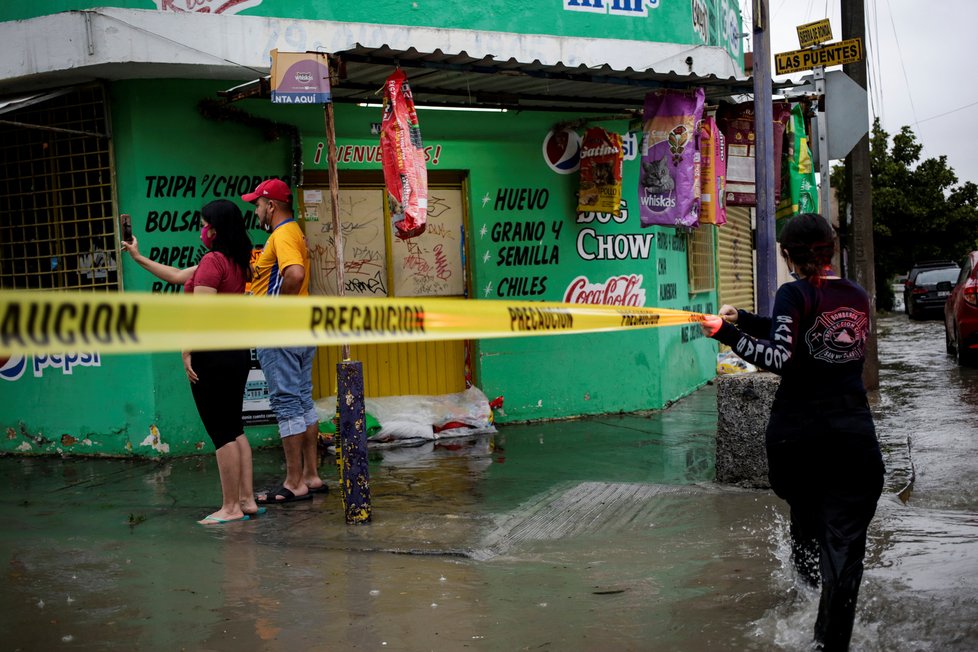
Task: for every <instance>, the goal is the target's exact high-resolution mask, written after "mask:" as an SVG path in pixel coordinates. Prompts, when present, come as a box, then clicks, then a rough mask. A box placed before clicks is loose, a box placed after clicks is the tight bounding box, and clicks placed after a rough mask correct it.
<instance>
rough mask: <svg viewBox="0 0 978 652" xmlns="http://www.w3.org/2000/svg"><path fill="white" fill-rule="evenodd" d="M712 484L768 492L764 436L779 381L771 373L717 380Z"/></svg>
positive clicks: (734, 376) (745, 374)
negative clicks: (714, 464)
mask: <svg viewBox="0 0 978 652" xmlns="http://www.w3.org/2000/svg"><path fill="white" fill-rule="evenodd" d="M716 383H717V441H716V481H717V482H718V483H721V484H732V485H737V486H739V487H747V488H755V489H769V488H770V487H771V484H770V482H768V478H767V452H766V451H765V449H764V433H765V431H766V430H767V422H768V418H769V417H770V415H771V405H772V403H773V402H774V393H775V392H776V391H777V389H778V386H779V385H780V384H781V378H780V377H778V376H776V375H775V374H771V373H765V372H761V373H742V374H725V375H721V376H718V377H717V381H716Z"/></svg>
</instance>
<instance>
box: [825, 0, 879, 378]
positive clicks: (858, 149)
mask: <svg viewBox="0 0 978 652" xmlns="http://www.w3.org/2000/svg"><path fill="white" fill-rule="evenodd" d="M842 38H843V39H850V38H860V39H862V40H863V42H864V43H865V42H866V7H865V5H864V0H847V1H845V2H843V3H842ZM867 65H868V63H867V61H866V60H865V59H863V60H862V61H858V62H856V63H850V64H846V65H845V66H843V68H842V71H843V72H844V73H845V74H847V75H849V77H850V78H851V79H852V80H853V81H854V82H856V83H857V84H859V85H860V86H862V87H863V88H864V89H865V88H867V86H868V84H867V79H866V78H867V74H866V67H867ZM852 119H853V120H865V121H866V124H867V125H868V124H869V115H862V116H852ZM869 163H870V162H869V134H866V135H865V136H863V137H862V138H861V139H859V142H858V143H857V144H856V146H855V147H854V148H853V149H852V151H851V152H850V153H849V155H848V156H846V172H847V174H846V177H847V178H848V179H851V183H852V186H851V196H852V205H851V209H852V249H851V250H850V252H849V253H850V256H851V258H850V261H849V265H848V266H847V274H848V276H849V278H851V279H853V280H854V281H856V282H857V283H859V284H860V285H861V286H863V288H865V290H866V292H868V293H869V297H870V308H871V310H872V315H871V317H872V319H871V320H870V331H869V338H868V340H867V342H866V366H865V368H864V371H863V382H864V383H865V384H866V389H879V386H880V358H879V350H878V348H877V342H876V272H875V269H874V264H875V254H874V250H873V184H872V177H871V175H870V165H869ZM825 174H826V175H827V174H829V171H828V170H826V171H825ZM841 218H843V216H841V215H840V219H841Z"/></svg>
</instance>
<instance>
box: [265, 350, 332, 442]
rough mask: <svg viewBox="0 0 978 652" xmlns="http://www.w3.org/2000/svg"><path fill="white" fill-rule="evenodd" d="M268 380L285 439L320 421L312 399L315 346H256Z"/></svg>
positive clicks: (270, 393) (270, 395)
mask: <svg viewBox="0 0 978 652" xmlns="http://www.w3.org/2000/svg"><path fill="white" fill-rule="evenodd" d="M255 352H256V353H257V354H258V362H259V363H260V364H261V368H262V371H263V372H264V373H265V380H266V382H268V393H269V403H270V404H271V407H272V412H274V413H275V419H276V420H277V421H278V433H279V436H280V437H282V438H283V439H284V438H285V437H291V436H292V435H301V434H303V433H304V432H305V431H306V428H307V427H308V426H311V425H313V424H316V423H318V422H319V415H318V414H317V413H316V406H315V405H314V404H313V402H312V360H313V358H314V357H315V355H316V347H314V346H295V347H287V348H281V349H255Z"/></svg>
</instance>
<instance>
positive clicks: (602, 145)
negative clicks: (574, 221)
mask: <svg viewBox="0 0 978 652" xmlns="http://www.w3.org/2000/svg"><path fill="white" fill-rule="evenodd" d="M624 158H625V154H624V151H623V149H622V145H621V136H620V135H619V134H613V133H611V132H608V131H605V130H604V129H602V128H601V127H591V128H590V129H588V130H587V131H586V132H585V133H584V141H583V142H582V143H581V178H580V189H579V190H578V192H577V211H578V212H579V213H588V212H595V213H611V214H612V215H618V214H619V213H620V211H621V168H622V162H623V161H624Z"/></svg>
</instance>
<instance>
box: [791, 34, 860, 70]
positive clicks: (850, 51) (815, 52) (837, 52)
mask: <svg viewBox="0 0 978 652" xmlns="http://www.w3.org/2000/svg"><path fill="white" fill-rule="evenodd" d="M862 58H863V40H862V39H861V38H850V39H846V40H845V41H839V42H838V43H830V44H828V45H826V46H824V47H820V48H814V49H812V50H792V51H791V52H779V53H777V54H775V55H774V68H775V74H778V75H786V74H788V73H792V72H798V71H799V70H811V69H812V68H816V67H818V66H840V65H843V64H846V63H855V62H857V61H861V60H862Z"/></svg>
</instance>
